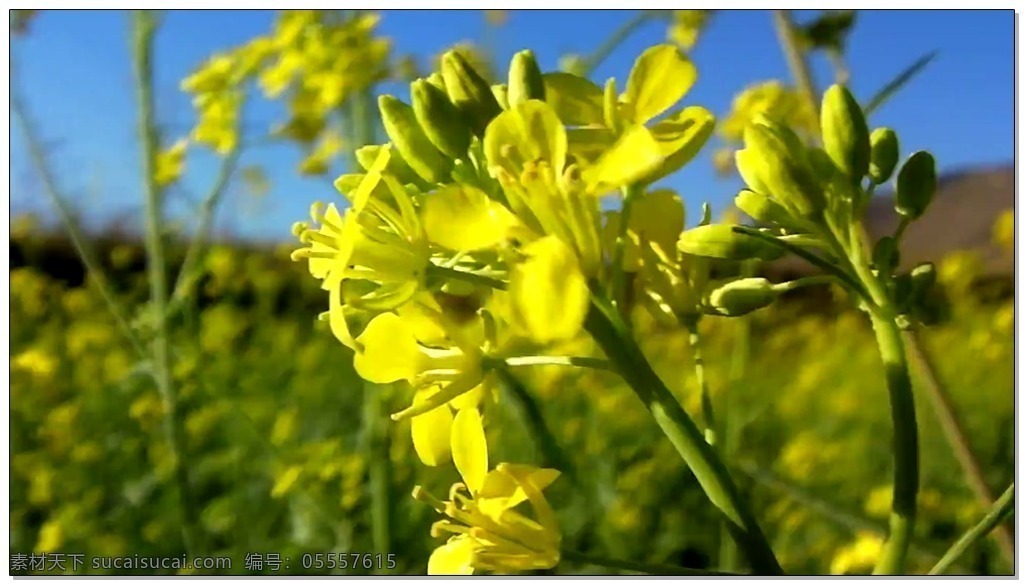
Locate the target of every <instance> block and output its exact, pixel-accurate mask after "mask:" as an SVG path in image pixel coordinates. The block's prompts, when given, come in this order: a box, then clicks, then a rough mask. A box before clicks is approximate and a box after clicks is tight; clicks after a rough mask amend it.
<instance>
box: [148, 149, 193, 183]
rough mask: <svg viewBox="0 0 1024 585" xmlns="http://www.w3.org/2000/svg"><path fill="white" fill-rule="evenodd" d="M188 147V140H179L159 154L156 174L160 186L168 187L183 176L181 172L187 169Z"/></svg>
mask: <svg viewBox="0 0 1024 585" xmlns="http://www.w3.org/2000/svg"><path fill="white" fill-rule="evenodd" d="M186 148H188V141H186V140H179V141H177V142H175V143H174V145H173V146H171V147H170V148H168V149H166V150H162V151H160V152H159V153H158V154H157V157H156V170H155V171H154V175H155V180H156V184H157V185H158V186H160V187H166V186H168V185H171V184H174V183H176V182H177V181H178V179H180V178H181V173H182V171H183V170H184V169H185V149H186Z"/></svg>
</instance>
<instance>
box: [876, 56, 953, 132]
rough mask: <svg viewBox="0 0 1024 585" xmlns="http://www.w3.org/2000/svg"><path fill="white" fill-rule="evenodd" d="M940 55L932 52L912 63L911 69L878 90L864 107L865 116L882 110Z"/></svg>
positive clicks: (907, 69)
mask: <svg viewBox="0 0 1024 585" xmlns="http://www.w3.org/2000/svg"><path fill="white" fill-rule="evenodd" d="M938 54H939V52H938V51H932V52H930V53H928V54H926V55H925V56H923V57H921V58H920V59H918V60H917V61H914V62H913V63H911V64H910V66H909V67H907V68H906V69H904V70H903V71H901V72H900V74H899V75H897V76H896V77H895V78H893V80H892V81H890V82H889V83H887V84H885V86H883V87H882V89H880V90H878V93H876V94H875V95H874V96H872V97H871V99H870V100H868V102H867V104H868V105H867V106H865V107H864V115H865V116H868V115H870V114H871V113H873V112H874V111H875V110H877V109H878V108H880V107H881V106H882V104H884V103H885V102H886V101H888V100H889V98H891V97H892V96H893V94H894V93H896V92H897V91H899V90H901V89H903V86H905V85H906V84H907V83H909V82H910V80H911V79H913V78H915V77H917V75H918V74H920V73H921V71H923V70H924V68H925V67H927V66H928V64H929V63H931V62H932V61H933V60H934V59H935V57H936V56H938Z"/></svg>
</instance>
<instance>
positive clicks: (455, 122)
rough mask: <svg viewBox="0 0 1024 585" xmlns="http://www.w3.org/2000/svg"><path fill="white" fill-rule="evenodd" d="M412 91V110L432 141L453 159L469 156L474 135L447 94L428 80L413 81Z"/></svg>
mask: <svg viewBox="0 0 1024 585" xmlns="http://www.w3.org/2000/svg"><path fill="white" fill-rule="evenodd" d="M410 89H411V92H412V110H413V112H414V113H415V114H416V120H417V121H418V122H419V123H420V126H421V127H422V128H423V133H424V134H426V135H427V138H429V139H430V142H431V143H433V145H434V146H436V147H437V148H438V149H440V151H441V152H443V153H445V154H447V155H448V156H450V157H452V158H462V157H464V156H466V151H467V150H469V141H470V139H471V138H472V133H471V130H470V129H469V124H467V123H466V120H465V119H464V118H463V117H462V113H461V112H459V110H458V109H457V108H456V107H455V106H454V105H453V104H452V103H451V102H450V101H448V95H447V94H445V93H444V92H443V91H441V90H440V89H438V88H436V87H434V86H433V85H431V84H430V82H428V81H427V80H425V79H417V80H416V81H414V82H412V85H411V86H410Z"/></svg>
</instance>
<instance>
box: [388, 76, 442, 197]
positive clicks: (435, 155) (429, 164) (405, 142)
mask: <svg viewBox="0 0 1024 585" xmlns="http://www.w3.org/2000/svg"><path fill="white" fill-rule="evenodd" d="M377 104H378V106H379V107H380V116H381V120H382V121H383V122H384V129H385V130H386V131H387V133H388V137H389V138H391V142H392V144H394V145H395V149H397V150H398V152H399V153H400V154H401V155H402V158H404V159H405V162H407V163H408V164H409V167H411V168H412V170H414V171H416V174H417V175H419V176H420V177H423V179H424V180H425V181H427V182H428V183H440V182H442V181H444V180H445V179H447V178H448V175H449V174H450V173H451V170H452V161H451V159H449V158H448V157H446V156H445V155H443V154H441V151H440V150H438V149H437V147H436V146H434V145H433V143H431V142H430V139H429V138H427V135H426V134H425V133H424V132H423V129H422V128H421V127H420V125H419V123H418V122H417V121H416V114H415V113H414V112H413V110H412V107H411V106H409V105H407V104H405V103H403V102H402V101H401V100H399V99H398V98H396V97H395V96H393V95H382V96H380V98H379V99H378V100H377Z"/></svg>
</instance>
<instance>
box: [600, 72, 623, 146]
mask: <svg viewBox="0 0 1024 585" xmlns="http://www.w3.org/2000/svg"><path fill="white" fill-rule="evenodd" d="M602 103H603V109H602V111H603V112H604V125H605V127H607V128H608V129H609V130H611V131H612V132H613V133H615V134H618V133H619V132H621V130H622V118H621V116H620V115H619V92H618V90H617V89H616V87H615V78H614V77H609V78H608V81H606V82H605V83H604V101H603V102H602Z"/></svg>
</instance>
